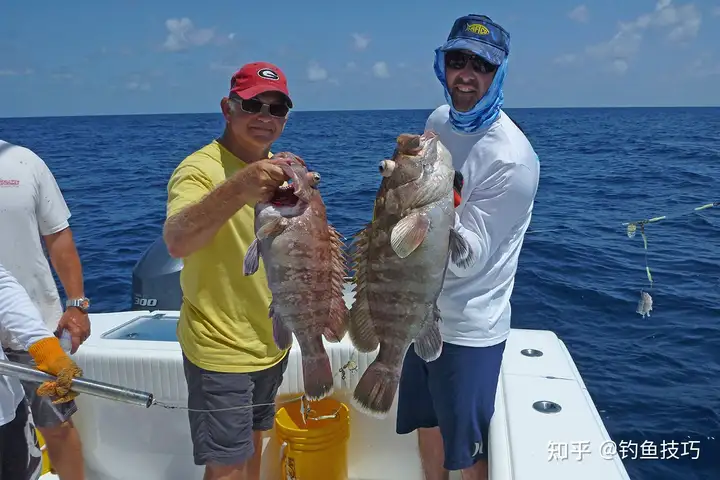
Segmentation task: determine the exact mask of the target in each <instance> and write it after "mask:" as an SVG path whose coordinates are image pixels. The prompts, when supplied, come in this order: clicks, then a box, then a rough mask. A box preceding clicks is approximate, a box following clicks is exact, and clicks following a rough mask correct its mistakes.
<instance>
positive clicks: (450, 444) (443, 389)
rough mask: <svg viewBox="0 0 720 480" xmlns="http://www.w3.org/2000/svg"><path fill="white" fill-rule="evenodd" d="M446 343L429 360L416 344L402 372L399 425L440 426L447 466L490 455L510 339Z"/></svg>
mask: <svg viewBox="0 0 720 480" xmlns="http://www.w3.org/2000/svg"><path fill="white" fill-rule="evenodd" d="M442 348H443V349H442V353H441V354H440V357H439V358H438V359H437V360H435V361H432V362H430V363H426V362H425V361H424V360H423V359H421V358H420V357H419V356H418V355H417V354H416V353H415V348H414V344H411V345H410V348H409V349H408V351H407V354H406V355H405V361H404V363H403V368H402V374H401V376H400V387H399V392H398V416H397V427H396V431H397V433H398V434H400V435H403V434H406V433H410V432H412V431H414V430H416V429H418V428H432V427H440V433H441V435H442V438H443V445H444V450H445V464H444V467H445V469H446V470H462V469H465V468H468V467H471V466H472V465H473V464H475V463H476V462H477V461H478V460H482V459H487V445H488V441H487V439H488V430H489V428H490V419H492V416H493V414H494V413H495V392H496V390H497V384H498V377H499V376H500V365H501V364H502V358H503V352H504V351H505V342H502V343H499V344H497V345H493V346H491V347H463V346H460V345H453V344H450V343H443V347H442Z"/></svg>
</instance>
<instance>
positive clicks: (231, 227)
mask: <svg viewBox="0 0 720 480" xmlns="http://www.w3.org/2000/svg"><path fill="white" fill-rule="evenodd" d="M245 166H246V164H245V163H244V162H243V161H242V160H240V159H239V158H237V157H236V156H235V155H233V154H232V153H230V151H228V150H227V149H226V148H225V147H223V146H222V145H221V144H220V143H218V142H217V141H213V142H211V143H209V144H208V145H206V146H205V147H203V148H201V149H200V150H198V151H196V152H194V153H192V154H191V155H189V156H188V157H187V158H185V159H184V160H183V161H182V162H181V163H180V165H178V166H177V168H176V169H175V171H174V172H173V173H172V175H171V176H170V180H169V182H168V202H167V217H168V218H169V217H171V216H172V215H174V214H176V213H177V212H179V211H181V210H182V209H183V208H185V207H187V206H188V205H190V204H192V203H195V202H197V201H199V200H201V199H202V198H203V197H204V196H205V195H207V194H208V193H209V192H210V191H211V190H213V189H214V188H215V187H216V186H217V185H219V184H220V183H222V182H223V181H225V179H227V178H229V177H230V176H232V174H233V173H235V172H236V171H237V170H239V169H241V168H243V167H245ZM254 221H255V213H254V209H253V206H252V205H245V206H243V207H242V208H241V209H240V210H238V211H237V213H235V215H233V216H232V217H231V218H230V220H228V222H227V223H226V224H225V225H223V226H222V227H221V228H220V230H219V231H218V233H217V234H216V235H215V237H214V238H213V239H212V240H211V242H210V243H208V244H207V245H206V246H205V247H203V248H201V249H200V250H198V251H196V252H195V253H193V254H191V255H190V256H188V257H186V258H183V264H184V265H183V269H182V271H181V272H180V285H181V287H182V292H183V304H182V307H181V309H180V321H179V323H178V328H177V335H178V340H179V341H180V345H181V347H182V349H183V352H184V353H185V355H186V356H187V358H188V359H189V360H190V361H191V362H192V363H194V364H195V365H197V366H199V367H201V368H204V369H206V370H211V371H216V372H228V373H243V372H252V371H257V370H263V369H265V368H268V367H271V366H273V365H275V364H276V363H278V362H279V361H280V360H282V359H283V357H284V356H285V354H286V353H287V350H280V349H278V348H277V346H276V345H275V342H274V341H273V333H272V322H271V320H270V319H269V318H268V309H269V307H270V300H271V298H272V297H271V293H270V290H269V289H268V287H267V279H266V276H265V268H264V266H263V262H262V259H260V268H259V269H258V271H257V272H255V273H254V274H253V275H249V276H247V277H246V276H245V275H243V260H244V257H245V252H246V251H247V249H248V247H249V246H250V243H252V241H253V240H254V238H255V233H254V227H253V224H254Z"/></svg>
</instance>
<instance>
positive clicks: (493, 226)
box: [448, 164, 537, 277]
mask: <svg viewBox="0 0 720 480" xmlns="http://www.w3.org/2000/svg"><path fill="white" fill-rule="evenodd" d="M490 181H492V182H493V183H492V184H489V185H484V184H482V185H478V186H476V187H475V189H474V190H473V191H472V192H471V193H470V196H469V198H468V200H467V203H466V204H465V206H464V208H463V212H462V215H458V214H457V213H456V214H455V229H456V230H457V231H458V232H459V233H460V235H462V236H463V238H465V240H466V241H467V242H468V243H469V244H470V248H472V251H473V254H474V255H475V259H476V260H475V262H474V263H473V264H471V265H469V266H468V267H467V268H462V267H459V266H457V265H455V264H454V263H453V262H450V264H449V266H448V268H449V269H450V270H451V271H452V272H453V273H454V274H455V275H457V276H458V277H467V276H469V275H472V274H474V273H476V272H479V271H480V270H482V269H483V268H484V267H485V265H486V263H487V261H488V259H489V258H490V257H491V256H492V255H493V253H495V251H496V250H497V248H498V246H499V245H500V244H501V242H502V241H503V240H504V239H505V238H506V237H507V236H508V235H509V234H510V232H511V230H512V228H513V227H514V226H515V225H516V224H517V222H518V220H519V219H520V217H521V216H522V215H525V214H526V213H527V212H528V210H529V209H530V206H531V204H532V202H533V200H534V199H535V191H536V185H537V177H536V174H535V173H533V172H532V171H531V170H530V169H529V168H528V167H527V166H525V165H517V164H514V165H510V166H507V167H505V169H504V171H502V172H499V173H498V175H497V176H494V178H493V179H491V180H490ZM486 183H488V182H486Z"/></svg>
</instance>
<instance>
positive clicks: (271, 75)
mask: <svg viewBox="0 0 720 480" xmlns="http://www.w3.org/2000/svg"><path fill="white" fill-rule="evenodd" d="M257 74H258V76H260V77H262V78H267V79H268V80H280V77H279V76H278V74H277V73H275V72H273V71H272V70H270V69H269V68H261V69H260V70H258V72H257Z"/></svg>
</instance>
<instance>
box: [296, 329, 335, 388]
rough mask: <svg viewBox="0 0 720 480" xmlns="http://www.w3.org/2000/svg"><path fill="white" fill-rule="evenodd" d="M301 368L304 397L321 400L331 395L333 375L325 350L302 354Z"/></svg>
mask: <svg viewBox="0 0 720 480" xmlns="http://www.w3.org/2000/svg"><path fill="white" fill-rule="evenodd" d="M321 342H322V340H321ZM302 368H303V383H304V385H305V395H306V396H307V398H308V399H309V400H312V401H317V400H322V399H323V398H325V397H328V396H330V395H332V393H333V373H332V367H331V366H330V358H329V357H328V355H327V352H325V349H323V350H322V351H320V352H317V353H311V354H305V353H303V354H302Z"/></svg>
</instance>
